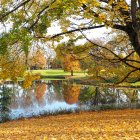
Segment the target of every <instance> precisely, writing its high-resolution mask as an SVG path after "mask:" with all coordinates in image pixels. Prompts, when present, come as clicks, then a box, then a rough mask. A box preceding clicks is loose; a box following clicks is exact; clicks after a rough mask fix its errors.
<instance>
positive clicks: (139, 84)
mask: <svg viewBox="0 0 140 140" xmlns="http://www.w3.org/2000/svg"><path fill="white" fill-rule="evenodd" d="M131 85H132V86H140V82H136V83H133V84H131Z"/></svg>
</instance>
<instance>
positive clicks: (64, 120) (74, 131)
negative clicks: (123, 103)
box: [0, 109, 140, 140]
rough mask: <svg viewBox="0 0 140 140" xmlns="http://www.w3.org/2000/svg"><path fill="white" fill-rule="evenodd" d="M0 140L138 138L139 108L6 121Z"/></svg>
mask: <svg viewBox="0 0 140 140" xmlns="http://www.w3.org/2000/svg"><path fill="white" fill-rule="evenodd" d="M0 140H140V109H138V110H119V111H117V110H113V111H99V112H80V113H77V114H67V115H58V116H46V117H40V118H30V119H21V120H16V121H9V122H6V123H1V124H0Z"/></svg>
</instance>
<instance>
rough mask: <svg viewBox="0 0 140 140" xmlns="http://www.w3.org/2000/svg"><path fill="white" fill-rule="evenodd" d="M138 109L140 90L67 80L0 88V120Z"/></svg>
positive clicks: (139, 105) (7, 85)
mask: <svg viewBox="0 0 140 140" xmlns="http://www.w3.org/2000/svg"><path fill="white" fill-rule="evenodd" d="M120 108H140V89H131V88H129V89H127V88H122V89H121V88H113V87H112V88H111V87H95V86H81V85H75V84H69V83H67V82H66V81H40V82H36V83H34V84H33V86H32V87H31V88H30V89H28V90H24V89H23V88H22V87H21V86H20V85H16V84H5V85H1V86H0V121H1V122H2V121H6V120H9V119H18V118H22V117H32V116H39V115H42V114H53V113H58V112H69V111H70V112H75V111H76V110H103V109H120Z"/></svg>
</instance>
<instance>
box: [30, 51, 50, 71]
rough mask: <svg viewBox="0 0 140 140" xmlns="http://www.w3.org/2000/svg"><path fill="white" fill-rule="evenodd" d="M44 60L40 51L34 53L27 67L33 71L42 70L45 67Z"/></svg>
mask: <svg viewBox="0 0 140 140" xmlns="http://www.w3.org/2000/svg"><path fill="white" fill-rule="evenodd" d="M46 61H47V60H46V58H45V56H44V54H43V52H42V51H41V50H40V49H37V50H36V52H34V54H33V56H32V57H31V58H30V59H29V65H30V66H31V67H32V68H35V69H43V68H45V67H46V64H47V62H46Z"/></svg>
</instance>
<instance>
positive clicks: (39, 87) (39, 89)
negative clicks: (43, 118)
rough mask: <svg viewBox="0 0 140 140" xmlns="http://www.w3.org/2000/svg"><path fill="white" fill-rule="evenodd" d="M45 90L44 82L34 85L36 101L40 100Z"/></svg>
mask: <svg viewBox="0 0 140 140" xmlns="http://www.w3.org/2000/svg"><path fill="white" fill-rule="evenodd" d="M45 91H46V84H45V83H38V84H36V85H35V93H36V99H37V101H40V100H41V99H42V97H43V95H44V94H45Z"/></svg>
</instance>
